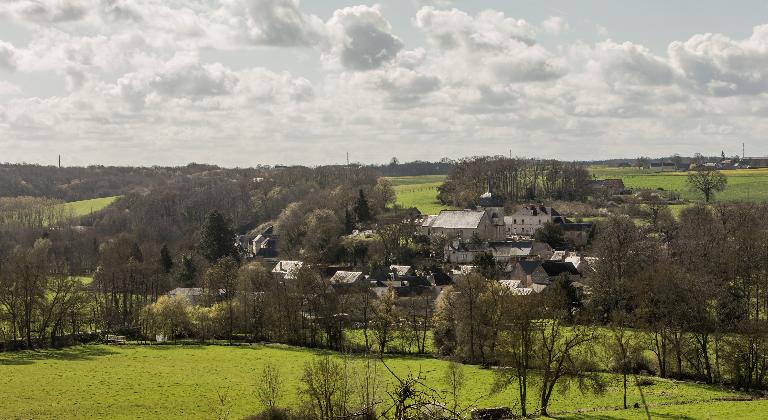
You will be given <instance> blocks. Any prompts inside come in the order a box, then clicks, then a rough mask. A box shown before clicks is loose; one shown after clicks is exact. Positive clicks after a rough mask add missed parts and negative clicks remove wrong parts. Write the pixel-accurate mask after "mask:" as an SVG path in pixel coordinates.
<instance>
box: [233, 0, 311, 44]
mask: <svg viewBox="0 0 768 420" xmlns="http://www.w3.org/2000/svg"><path fill="white" fill-rule="evenodd" d="M299 7H300V3H299V0H225V7H224V9H225V10H226V20H225V21H224V22H223V23H225V24H227V25H229V26H231V27H234V28H235V29H236V31H237V35H238V36H239V37H241V38H242V39H243V40H245V42H247V43H252V44H255V45H271V46H283V47H286V46H287V47H295V46H310V45H316V44H318V43H319V42H320V41H321V39H322V37H323V23H322V21H321V20H320V19H319V18H318V17H317V16H313V15H307V14H305V13H302V12H301V10H300V8H299Z"/></svg>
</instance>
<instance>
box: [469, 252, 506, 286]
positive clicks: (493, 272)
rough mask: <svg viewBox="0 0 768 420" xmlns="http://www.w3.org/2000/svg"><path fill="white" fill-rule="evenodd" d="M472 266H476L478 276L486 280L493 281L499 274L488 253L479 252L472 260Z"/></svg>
mask: <svg viewBox="0 0 768 420" xmlns="http://www.w3.org/2000/svg"><path fill="white" fill-rule="evenodd" d="M472 265H475V266H477V268H478V270H479V272H480V274H482V275H483V277H485V278H486V279H489V280H495V279H496V277H497V276H498V274H499V271H500V270H499V265H498V264H497V263H496V259H495V258H494V257H493V254H491V253H490V252H481V253H479V254H477V255H475V257H474V258H472Z"/></svg>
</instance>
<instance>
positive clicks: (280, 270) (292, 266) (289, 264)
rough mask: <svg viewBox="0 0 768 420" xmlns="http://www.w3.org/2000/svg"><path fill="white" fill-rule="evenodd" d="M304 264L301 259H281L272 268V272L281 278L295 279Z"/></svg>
mask: <svg viewBox="0 0 768 420" xmlns="http://www.w3.org/2000/svg"><path fill="white" fill-rule="evenodd" d="M303 266H304V263H303V262H301V261H280V262H278V263H277V265H275V268H273V269H272V274H274V275H275V276H277V277H278V278H280V279H289V280H290V279H294V278H296V277H295V276H296V273H297V272H298V271H299V270H300V269H301V267H303Z"/></svg>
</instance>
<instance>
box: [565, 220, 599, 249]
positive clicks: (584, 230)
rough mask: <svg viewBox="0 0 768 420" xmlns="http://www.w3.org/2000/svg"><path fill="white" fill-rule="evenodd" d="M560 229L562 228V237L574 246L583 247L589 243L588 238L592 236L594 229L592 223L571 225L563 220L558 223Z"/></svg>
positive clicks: (571, 223)
mask: <svg viewBox="0 0 768 420" xmlns="http://www.w3.org/2000/svg"><path fill="white" fill-rule="evenodd" d="M560 227H562V228H563V236H564V237H565V239H567V240H568V241H570V242H571V243H572V244H574V245H575V246H584V245H586V244H587V242H589V237H590V236H591V235H592V230H593V229H594V224H593V223H573V222H571V221H570V220H568V219H564V220H563V222H562V223H560Z"/></svg>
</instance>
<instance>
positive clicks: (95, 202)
mask: <svg viewBox="0 0 768 420" xmlns="http://www.w3.org/2000/svg"><path fill="white" fill-rule="evenodd" d="M118 198H120V197H119V196H114V197H104V198H93V199H90V200H81V201H71V202H69V203H64V204H59V206H62V207H63V208H65V209H67V210H71V211H72V215H74V216H85V215H88V214H91V213H93V212H96V211H99V210H101V209H103V208H104V207H107V206H108V205H110V204H112V203H113V202H115V200H117V199H118Z"/></svg>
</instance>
